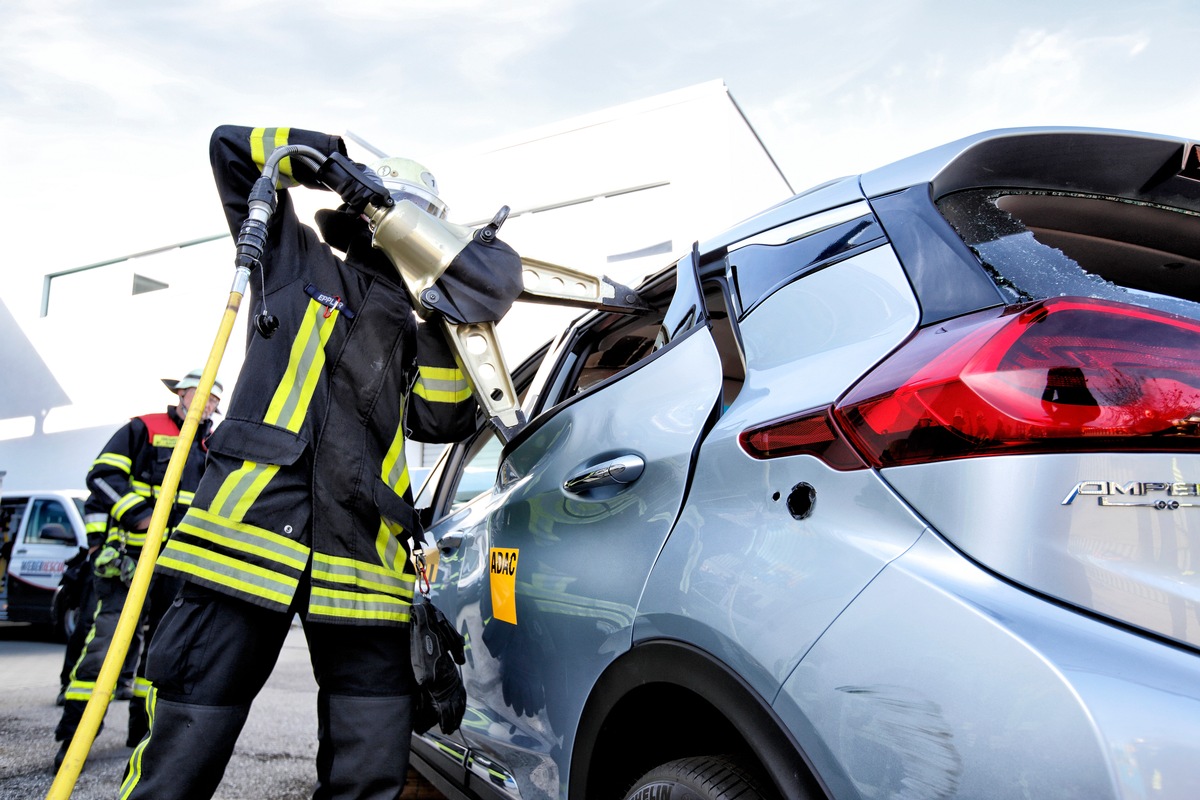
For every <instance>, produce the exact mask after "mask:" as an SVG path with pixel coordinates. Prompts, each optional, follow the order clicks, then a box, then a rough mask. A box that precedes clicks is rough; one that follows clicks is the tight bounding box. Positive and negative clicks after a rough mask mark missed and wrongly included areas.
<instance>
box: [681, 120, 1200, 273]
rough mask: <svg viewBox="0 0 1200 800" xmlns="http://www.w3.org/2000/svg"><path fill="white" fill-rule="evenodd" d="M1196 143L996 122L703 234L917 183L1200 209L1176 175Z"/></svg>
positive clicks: (724, 236)
mask: <svg viewBox="0 0 1200 800" xmlns="http://www.w3.org/2000/svg"><path fill="white" fill-rule="evenodd" d="M1192 146H1193V143H1192V142H1190V141H1189V140H1187V139H1183V138H1179V137H1171V136H1162V135H1159V134H1152V133H1142V132H1138V131H1123V130H1116V129H1109V128H1073V127H1057V128H1056V127H1030V128H999V129H996V130H990V131H984V132H982V133H977V134H973V135H971V136H966V137H964V138H962V139H958V140H956V141H953V142H949V143H947V144H943V145H940V146H938V147H934V148H932V149H930V150H926V151H924V152H922V153H917V154H916V155H913V156H909V157H907V158H903V159H901V160H899V161H896V162H893V163H891V164H888V165H886V166H883V167H880V168H878V169H874V170H871V171H869V172H865V173H863V174H862V175H855V176H849V177H844V178H838V179H836V180H833V181H829V182H827V183H824V184H821V185H819V186H815V187H813V188H812V189H809V190H807V191H805V192H801V193H800V194H798V195H795V196H794V197H792V198H790V199H788V200H784V201H783V202H781V203H778V204H776V205H774V206H772V207H771V208H768V209H766V210H765V211H762V212H760V213H758V214H756V215H754V216H753V217H750V218H749V219H747V220H745V221H743V222H741V223H738V224H737V225H734V226H733V227H732V228H730V229H728V230H727V231H725V232H723V233H721V234H718V235H717V236H716V237H714V238H712V239H710V240H708V241H706V242H704V243H703V245H702V246H701V248H700V251H701V253H703V254H709V253H713V252H719V251H721V250H723V249H725V248H727V247H729V246H730V245H733V244H734V243H736V242H739V241H741V240H742V239H745V238H746V237H748V236H753V235H755V234H758V233H761V232H763V231H767V230H770V229H771V228H774V227H776V226H779V225H783V224H785V223H788V222H791V221H792V220H796V219H801V218H803V217H805V216H808V215H810V214H815V213H818V212H821V211H826V210H828V209H833V208H838V207H840V206H844V205H847V204H850V203H854V202H856V201H859V200H863V199H870V198H875V197H881V196H884V195H888V194H893V193H895V192H899V191H903V190H904V189H908V188H910V187H912V186H917V185H919V184H928V185H930V186H931V193H932V195H933V197H934V199H937V198H939V197H943V196H945V195H947V194H950V193H952V192H957V191H963V190H967V189H977V188H983V187H988V188H992V187H1009V186H1011V187H1022V188H1039V189H1045V190H1047V191H1068V192H1079V193H1089V194H1102V195H1109V196H1115V197H1127V198H1133V199H1138V200H1143V201H1145V202H1160V203H1164V204H1167V205H1172V206H1177V207H1182V208H1187V209H1191V210H1196V211H1200V180H1193V179H1189V178H1183V177H1180V176H1179V175H1178V173H1179V171H1180V168H1181V167H1182V166H1183V164H1184V157H1185V156H1186V155H1187V154H1188V153H1189V152H1190V151H1189V150H1188V148H1190V147H1192Z"/></svg>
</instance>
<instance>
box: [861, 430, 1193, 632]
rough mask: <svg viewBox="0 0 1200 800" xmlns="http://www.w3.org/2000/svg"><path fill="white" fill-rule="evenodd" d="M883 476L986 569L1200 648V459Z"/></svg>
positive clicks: (1060, 459)
mask: <svg viewBox="0 0 1200 800" xmlns="http://www.w3.org/2000/svg"><path fill="white" fill-rule="evenodd" d="M883 475H884V479H885V480H886V481H888V482H889V483H890V484H891V485H892V486H893V487H894V488H895V489H896V490H897V491H898V492H899V493H900V494H901V495H902V496H903V497H904V498H905V499H906V500H907V501H908V502H909V503H911V504H912V506H913V507H914V508H915V509H916V510H917V512H918V513H919V514H920V515H921V516H922V517H923V518H925V519H926V520H928V521H929V522H930V524H931V525H933V527H934V528H935V529H937V531H938V532H939V533H941V534H942V535H943V536H945V537H946V538H947V539H948V540H949V541H950V542H952V543H953V544H954V546H956V547H958V548H960V549H961V550H962V551H963V552H965V553H966V554H967V555H968V556H970V557H971V558H973V559H975V560H976V561H978V562H980V563H981V564H983V565H985V566H986V567H988V568H989V569H992V570H994V571H996V572H998V573H1000V574H1001V575H1004V576H1005V577H1007V578H1009V579H1011V580H1013V581H1016V582H1017V583H1020V584H1022V585H1025V586H1028V587H1030V588H1033V589H1035V590H1037V591H1039V592H1042V593H1044V594H1047V595H1050V596H1051V597H1055V598H1057V599H1059V600H1063V601H1065V602H1067V603H1071V604H1072V605H1075V606H1079V607H1081V608H1086V609H1090V610H1093V611H1096V612H1098V613H1100V614H1103V615H1105V616H1108V617H1111V618H1113V619H1117V620H1120V621H1122V622H1125V623H1128V624H1130V625H1135V626H1137V627H1140V628H1143V629H1145V630H1148V631H1152V632H1153V633H1156V634H1159V635H1161V636H1165V637H1169V638H1171V639H1174V640H1177V641H1179V642H1182V643H1185V644H1188V645H1190V646H1191V647H1193V648H1200V497H1197V496H1196V494H1195V493H1196V485H1197V483H1198V482H1200V455H1192V454H1179V453H1169V454H1168V453H1158V454H1156V453H1080V454H1055V455H1031V456H1007V457H999V458H975V459H961V460H957V461H946V462H941V463H934V464H923V465H919V466H912V467H898V468H894V469H888V470H884V471H883ZM1147 484H1151V485H1158V486H1161V487H1170V488H1159V489H1150V490H1146V489H1145V488H1144V487H1146V486H1147ZM1081 486H1082V488H1081V489H1080V490H1079V491H1078V492H1077V491H1076V490H1077V488H1078V487H1081ZM1104 487H1109V488H1108V489H1107V490H1105V489H1104ZM1101 491H1106V493H1103V494H1101V493H1098V492H1101ZM1158 501H1162V502H1163V504H1164V506H1165V507H1163V508H1159V507H1156V505H1155V504H1156V503H1157V502H1158ZM1172 503H1175V504H1177V505H1176V506H1174V507H1172Z"/></svg>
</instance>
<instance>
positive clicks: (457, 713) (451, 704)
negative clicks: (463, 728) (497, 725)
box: [411, 599, 467, 734]
mask: <svg viewBox="0 0 1200 800" xmlns="http://www.w3.org/2000/svg"><path fill="white" fill-rule="evenodd" d="M411 635H412V653H411V655H412V667H413V675H414V677H416V679H417V685H418V686H419V687H420V691H419V692H418V698H417V713H416V714H414V729H418V732H420V731H419V728H420V727H421V725H422V724H423V723H424V724H425V725H426V728H425V729H426V730H428V728H429V727H431V726H432V722H431V721H430V720H431V719H432V718H433V717H434V715H436V721H437V723H438V727H439V728H441V729H442V733H445V734H451V733H454V731H456V730H458V726H459V725H460V724H461V723H462V718H463V714H464V713H465V712H466V709H467V691H466V688H465V687H464V686H463V681H462V673H460V672H459V670H458V665H459V664H462V663H464V662H465V661H466V653H465V652H464V641H463V638H462V636H461V635H460V634H459V632H458V631H456V630H455V629H454V626H453V625H451V624H450V620H448V619H446V615H445V614H443V613H442V612H441V611H439V610H438V609H437V607H436V606H434V605H433V603H431V602H429V600H428V599H424V600H421V601H420V602H418V603H415V604H414V605H413V607H412V631H411ZM430 706H432V711H433V712H434V713H433V714H431V713H430V708H429V707H430Z"/></svg>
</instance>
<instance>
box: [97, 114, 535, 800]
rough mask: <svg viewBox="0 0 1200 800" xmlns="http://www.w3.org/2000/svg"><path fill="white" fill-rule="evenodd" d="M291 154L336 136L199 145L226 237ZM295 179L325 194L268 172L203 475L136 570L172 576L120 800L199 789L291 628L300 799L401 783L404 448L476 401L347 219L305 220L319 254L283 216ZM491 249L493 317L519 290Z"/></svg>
mask: <svg viewBox="0 0 1200 800" xmlns="http://www.w3.org/2000/svg"><path fill="white" fill-rule="evenodd" d="M290 144H299V145H305V146H307V147H311V148H314V149H316V150H317V151H319V152H321V153H324V154H331V153H340V154H341V155H342V156H345V155H346V150H345V145H344V143H343V141H342V139H341V138H340V137H337V136H329V135H325V134H320V133H316V132H311V131H301V130H296V129H288V128H253V129H252V128H245V127H233V126H223V127H220V128H218V129H217V130H216V131H215V132H214V133H213V136H212V140H211V145H210V157H211V160H212V166H213V171H214V174H215V177H216V183H217V187H218V190H219V192H220V196H221V200H222V202H223V204H224V207H225V213H226V217H227V218H228V222H229V226H230V229H231V230H232V231H233V232H234V234H235V235H237V233H238V231H239V229H240V227H241V225H242V223H243V220H244V219H245V218H246V216H247V213H248V205H247V196H248V194H249V193H250V190H251V187H252V185H253V184H254V182H255V180H256V179H257V178H258V177H259V175H260V173H261V170H262V167H263V165H264V164H265V163H267V159H268V158H269V157H270V156H271V153H272V152H273V151H274V150H275V149H276V148H279V147H283V146H285V145H290ZM425 183H426V186H425V187H424V190H423V192H422V191H421V190H419V188H418V187H415V186H414V187H413V188H414V191H415V194H413V195H412V196H413V197H416V196H418V195H420V194H422V193H424V194H425V195H427V196H428V197H429V199H430V200H431V202H432V201H436V191H435V186H434V184H433V182H432V178H431V176H430V177H428V179H427V180H425ZM296 185H302V186H306V187H309V188H325V187H324V186H322V185H321V184H320V183H319V181H318V176H317V175H316V174H314V172H313V170H312V169H311V168H310V167H309V166H308V165H307V164H306V163H305V162H303V161H302V160H300V159H295V158H291V157H288V158H287V159H285V160H284V161H282V162H281V169H280V177H279V179H278V181H277V188H278V189H279V191H278V193H277V195H278V205H277V207H276V210H275V212H274V214H273V215H272V216H271V218H270V225H269V232H268V239H267V243H266V248H265V250H264V255H263V258H262V262H261V264H260V265H259V266H258V267H257V268H255V269H254V270H253V274H252V275H251V278H250V285H251V287H252V296H253V295H254V294H255V293H256V294H257V296H255V297H253V301H254V305H253V308H254V309H255V312H252V313H255V314H256V317H257V321H256V323H255V324H252V326H251V330H250V332H249V339H248V349H247V351H246V358H245V362H244V364H243V367H242V370H241V374H240V376H239V378H238V384H237V387H236V390H235V391H234V393H233V396H232V397H231V398H230V405H229V408H228V410H227V412H226V418H225V421H224V422H223V423H222V424H221V426H220V427H219V428H218V429H217V431H216V433H215V434H214V436H213V437H212V439H211V441H210V442H209V450H210V456H209V465H208V470H207V472H206V474H205V478H204V480H203V481H202V483H201V485H200V488H199V489H198V491H197V492H196V498H195V501H194V502H193V504H192V507H191V510H190V511H189V513H188V514H187V516H186V517H185V518H184V520H183V522H182V523H181V524H180V526H179V528H178V530H177V531H176V533H175V535H174V536H172V538H171V540H170V541H169V542H168V543H167V545H166V546H165V547H164V549H163V552H162V554H161V556H160V558H159V561H158V565H157V567H156V569H157V571H159V572H161V573H164V574H167V575H173V576H178V577H180V578H182V579H184V580H185V581H186V583H185V586H184V588H183V589H182V591H181V592H180V594H179V597H178V598H177V600H176V601H175V604H174V606H173V607H172V608H171V609H170V610H169V612H168V614H167V616H166V619H165V620H164V621H163V624H162V627H161V629H160V631H159V633H158V636H157V637H156V638H155V640H154V644H153V647H152V649H151V653H150V660H149V671H148V677H149V678H150V680H151V681H152V683H153V688H152V690H151V694H150V699H149V703H148V708H149V710H150V715H151V720H152V723H151V730H150V735H149V736H148V737H147V738H146V739H145V740H144V741H143V742H142V744H141V745H140V746H139V747H138V748H137V749H135V750H134V752H133V755H132V756H131V759H130V764H129V769H128V771H127V773H126V779H125V783H124V786H123V787H122V792H121V797H122V798H154V799H155V800H166V799H167V798H184V797H186V798H209V797H211V796H212V794H213V792H214V791H215V790H216V788H217V785H218V784H219V782H220V780H221V777H222V775H223V773H224V770H225V767H226V765H227V763H228V761H229V758H230V755H231V754H232V751H233V748H234V744H235V742H236V740H237V737H238V734H239V732H240V731H241V729H242V726H243V724H244V722H245V720H246V717H247V714H248V712H249V710H250V704H251V701H252V700H253V699H254V697H255V696H256V695H257V694H258V692H259V691H260V690H261V688H262V686H263V684H264V683H265V682H266V680H267V678H268V677H269V675H270V673H271V670H272V669H273V667H274V665H275V661H276V658H277V657H278V654H279V652H280V648H281V647H282V645H283V641H284V637H285V636H286V635H287V633H288V629H289V626H290V623H291V620H292V617H293V615H295V614H299V616H300V619H301V621H302V622H303V625H304V632H305V636H306V638H307V640H308V647H309V652H310V656H311V660H312V664H313V673H314V676H315V677H316V679H317V683H318V687H319V690H318V695H317V704H318V708H317V711H318V740H319V742H318V752H317V765H316V766H317V778H318V785H317V788H316V790H315V792H314V794H313V797H314V798H359V799H361V800H366V799H367V798H380V799H381V800H382V798H388V800H391V799H392V798H396V797H398V796H399V794H400V791H401V789H402V787H403V785H404V779H405V774H406V772H407V766H408V748H409V737H410V732H411V716H412V711H413V706H414V698H413V693H414V689H415V681H414V676H413V669H412V665H411V662H410V657H409V637H408V630H407V625H408V623H409V618H410V607H411V603H412V599H413V592H414V588H415V570H414V567H413V565H412V561H411V558H410V543H409V537H410V536H413V535H419V527H418V523H417V521H416V517H415V513H414V511H413V508H412V493H411V490H410V487H409V474H408V469H407V467H406V465H405V459H404V444H405V440H406V438H411V439H414V440H419V441H433V442H447V441H454V440H456V439H458V438H461V437H462V436H464V435H465V434H466V433H468V432H469V431H471V430H473V429H474V420H475V413H476V405H475V401H474V399H473V398H472V395H471V391H470V386H469V384H468V383H467V380H466V378H465V376H464V375H463V373H462V372H461V370H460V369H459V367H458V366H457V365H456V362H455V359H454V357H453V354H452V353H451V351H450V349H449V347H448V346H447V344H446V342H445V340H444V338H443V336H442V334H441V332H440V330H438V329H437V326H435V325H433V324H428V323H423V322H420V321H419V320H418V318H417V316H416V315H415V314H414V311H413V307H412V304H411V302H410V300H409V297H408V295H407V293H406V290H405V288H404V286H403V284H402V282H401V279H400V276H399V275H398V274H397V272H396V269H395V268H394V267H393V266H392V265H391V264H390V263H389V262H388V260H387V259H386V257H385V256H384V255H383V254H382V253H381V252H379V251H378V250H376V249H374V248H372V246H371V234H370V231H369V229H368V228H367V225H366V223H365V221H364V220H363V219H362V218H361V216H360V213H359V211H358V210H354V209H348V208H347V207H345V206H343V207H342V208H341V209H339V210H337V211H332V210H325V211H322V212H318V214H317V224H318V227H320V228H321V234H322V238H323V240H322V238H318V236H317V234H316V232H314V231H313V230H312V229H310V228H309V227H307V226H305V225H303V224H301V223H300V222H299V220H298V219H297V216H296V212H295V209H294V207H293V205H292V200H291V198H290V197H289V193H288V191H287V188H288V187H289V186H296ZM381 188H382V187H381ZM388 188H390V187H388ZM431 208H432V206H431ZM504 247H505V248H507V246H506V245H505V246H504ZM331 248H333V249H337V250H339V251H342V252H344V253H345V257H344V258H342V257H339V256H338V255H336V254H335V253H334V252H333V249H331ZM508 252H509V253H511V252H512V251H511V250H508ZM512 255H513V257H514V259H515V260H512V261H511V271H512V273H513V274H512V275H511V276H509V277H510V278H511V280H509V281H508V284H511V286H510V288H511V291H510V292H508V296H507V297H505V298H503V301H504V310H507V307H508V306H509V305H511V303H512V300H513V299H515V297H516V296H517V294H518V293H519V292H520V261H519V257H516V255H515V254H512ZM506 272H507V269H506ZM506 291H507V290H506ZM252 319H254V318H252Z"/></svg>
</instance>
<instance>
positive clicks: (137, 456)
mask: <svg viewBox="0 0 1200 800" xmlns="http://www.w3.org/2000/svg"><path fill="white" fill-rule="evenodd" d="M179 427H180V422H179V417H178V416H176V413H175V410H174V409H173V408H172V409H168V410H167V413H165V414H146V415H144V416H141V417H134V418H133V419H131V420H130V421H129V422H127V423H125V424H124V425H123V426H121V428H120V430H118V431H117V432H116V433H114V434H113V436H112V438H111V439H109V440H108V444H106V445H105V446H104V450H103V451H101V453H100V455H99V456H97V457H96V460H95V462H94V463H93V464H92V468H91V470H89V471H88V474H87V487H88V489H89V490H90V492H91V493H90V494H89V495H88V499H87V501H86V502H85V503H84V524H85V527H86V529H87V535H88V546H89V547H92V548H95V547H98V546H100V545H101V544H108V545H111V546H113V547H116V548H117V549H123V550H124V551H125V553H126V555H129V556H131V557H132V558H137V556H138V553H140V552H141V547H142V545H144V544H145V543H146V531H144V530H141V531H139V530H137V527H138V525H139V524H140V523H142V522H143V521H147V520H149V519H150V517H151V515H152V514H153V513H154V504H155V501H156V500H157V499H158V495H159V494H160V493H161V491H162V482H163V480H164V479H165V478H166V476H167V465H168V464H169V463H170V461H171V454H172V452H173V451H174V449H175V442H176V441H177V440H178V438H179ZM211 430H212V423H211V422H210V421H208V420H205V421H204V422H202V423H201V424H200V427H199V428H198V429H197V431H196V435H195V437H194V438H193V439H192V446H191V449H190V451H189V452H188V457H187V460H186V461H185V462H184V466H183V472H181V473H180V475H179V488H178V491H177V492H176V495H175V505H174V507H173V508H172V510H171V515H170V517H169V519H168V521H167V526H166V528H165V529H164V530H163V538H164V539H165V538H166V537H167V536H168V535H169V534H170V532H171V529H172V528H173V527H174V526H175V525H177V524H178V523H179V521H180V520H181V519H182V518H183V515H184V512H185V511H186V510H187V508H188V506H189V505H191V502H192V495H193V493H194V492H195V491H196V487H197V486H198V485H199V483H200V476H201V475H202V474H203V473H204V458H205V450H204V442H205V439H207V438H208V435H209V432H210V431H211Z"/></svg>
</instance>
